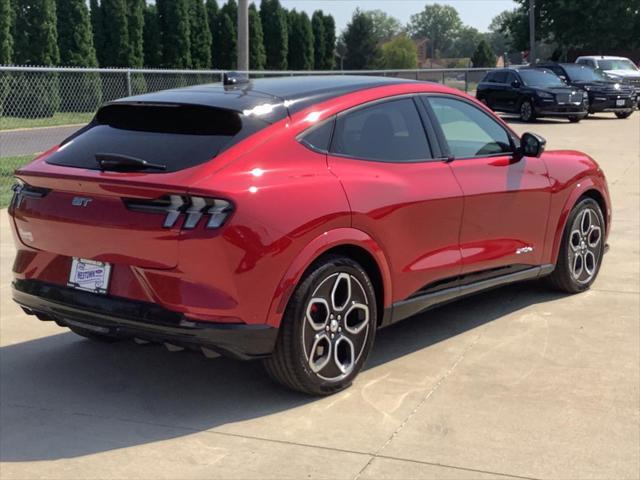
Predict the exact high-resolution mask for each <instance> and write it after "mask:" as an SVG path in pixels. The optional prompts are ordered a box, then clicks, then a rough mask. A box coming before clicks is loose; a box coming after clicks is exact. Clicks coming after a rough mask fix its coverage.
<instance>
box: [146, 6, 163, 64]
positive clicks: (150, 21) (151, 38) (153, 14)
mask: <svg viewBox="0 0 640 480" xmlns="http://www.w3.org/2000/svg"><path fill="white" fill-rule="evenodd" d="M143 38H144V42H143V44H144V64H145V66H147V67H151V68H158V67H160V66H161V65H162V44H161V42H160V22H159V19H158V10H157V8H156V6H155V5H147V6H146V8H145V10H144V29H143Z"/></svg>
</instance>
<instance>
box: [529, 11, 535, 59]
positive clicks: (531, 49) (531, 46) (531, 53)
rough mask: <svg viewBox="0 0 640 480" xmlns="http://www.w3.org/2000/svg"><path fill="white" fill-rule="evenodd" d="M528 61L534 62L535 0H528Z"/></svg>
mask: <svg viewBox="0 0 640 480" xmlns="http://www.w3.org/2000/svg"><path fill="white" fill-rule="evenodd" d="M529 63H530V64H531V65H535V63H536V0H529Z"/></svg>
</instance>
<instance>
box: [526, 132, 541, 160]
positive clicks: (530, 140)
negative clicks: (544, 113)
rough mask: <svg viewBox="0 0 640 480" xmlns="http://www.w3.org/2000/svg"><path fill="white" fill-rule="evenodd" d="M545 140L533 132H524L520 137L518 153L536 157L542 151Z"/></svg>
mask: <svg viewBox="0 0 640 480" xmlns="http://www.w3.org/2000/svg"><path fill="white" fill-rule="evenodd" d="M546 146H547V141H546V140H545V139H544V138H542V137H541V136H540V135H536V134H535V133H529V132H527V133H525V134H524V135H522V138H521V139H520V152H519V153H520V155H521V156H523V157H535V158H538V157H540V156H541V155H542V153H543V152H544V149H545V147H546Z"/></svg>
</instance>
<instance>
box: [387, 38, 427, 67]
mask: <svg viewBox="0 0 640 480" xmlns="http://www.w3.org/2000/svg"><path fill="white" fill-rule="evenodd" d="M381 66H382V67H383V68H388V69H401V68H417V66H418V49H417V47H416V44H415V43H414V42H413V40H411V39H410V38H408V37H406V36H404V35H403V36H399V37H396V38H394V39H392V40H389V41H388V42H387V43H385V44H383V45H382V63H381Z"/></svg>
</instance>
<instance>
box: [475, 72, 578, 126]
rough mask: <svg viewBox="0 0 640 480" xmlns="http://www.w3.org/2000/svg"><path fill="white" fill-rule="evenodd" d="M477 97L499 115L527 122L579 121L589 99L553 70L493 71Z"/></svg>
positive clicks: (479, 86) (482, 84) (480, 86)
mask: <svg viewBox="0 0 640 480" xmlns="http://www.w3.org/2000/svg"><path fill="white" fill-rule="evenodd" d="M476 97H477V98H478V100H480V101H481V102H483V103H485V104H486V105H487V106H489V108H491V109H493V110H495V111H498V112H507V113H517V114H519V115H520V119H521V120H522V121H524V122H533V121H535V119H536V117H566V118H568V119H569V120H570V121H572V122H579V121H580V120H582V119H583V118H585V117H586V116H587V115H588V112H587V107H588V103H589V97H588V95H587V92H585V91H584V90H581V89H578V88H574V87H570V86H568V85H567V84H566V83H564V82H563V81H562V80H561V79H560V78H559V77H558V76H557V75H556V74H555V73H553V72H552V71H551V70H543V69H537V68H504V69H500V70H493V71H491V72H489V73H487V75H486V76H485V77H484V78H483V79H482V82H480V84H479V85H478V90H477V93H476Z"/></svg>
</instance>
